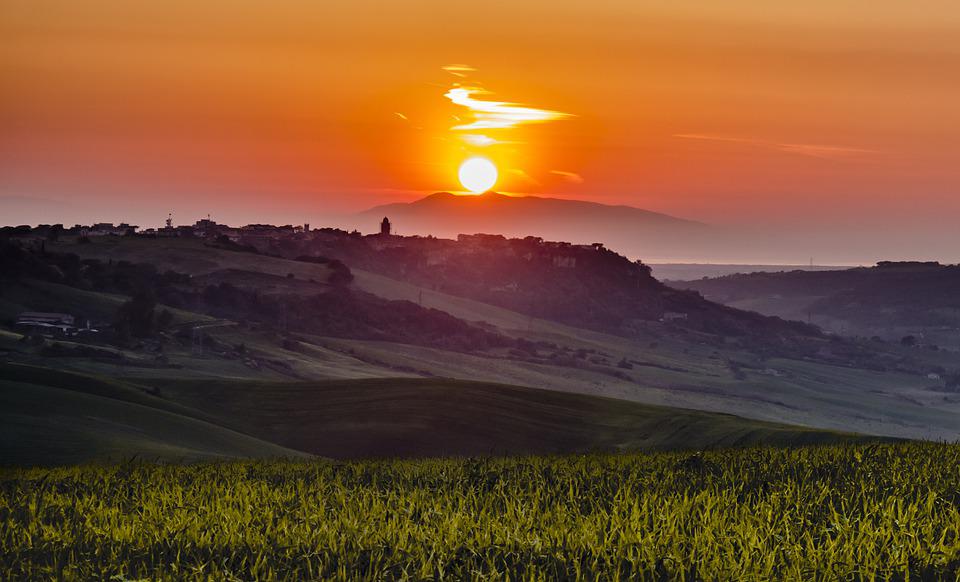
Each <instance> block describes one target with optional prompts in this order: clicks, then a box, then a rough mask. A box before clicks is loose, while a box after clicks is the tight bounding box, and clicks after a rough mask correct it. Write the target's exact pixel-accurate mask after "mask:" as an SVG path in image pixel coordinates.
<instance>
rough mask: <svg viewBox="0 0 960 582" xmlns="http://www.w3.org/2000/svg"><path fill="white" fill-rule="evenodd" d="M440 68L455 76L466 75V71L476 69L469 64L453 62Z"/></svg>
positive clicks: (469, 71) (470, 71)
mask: <svg viewBox="0 0 960 582" xmlns="http://www.w3.org/2000/svg"><path fill="white" fill-rule="evenodd" d="M440 68H441V69H443V70H444V71H446V72H448V73H450V74H451V75H454V76H456V77H466V76H467V74H468V73H472V72H474V71H476V69H474V68H473V67H471V66H470V65H458V64H453V65H446V66H443V67H440Z"/></svg>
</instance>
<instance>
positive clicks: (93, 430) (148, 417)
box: [0, 365, 305, 466]
mask: <svg viewBox="0 0 960 582" xmlns="http://www.w3.org/2000/svg"><path fill="white" fill-rule="evenodd" d="M133 456H140V457H143V458H148V459H168V460H182V459H191V460H196V459H212V458H237V457H247V458H258V457H272V458H275V457H295V456H305V455H304V454H303V453H300V452H298V451H293V450H290V449H286V448H284V447H281V446H277V445H275V444H272V443H269V442H266V441H262V440H259V439H257V438H254V437H251V436H249V435H246V434H243V433H241V432H239V431H235V430H231V429H229V428H226V427H223V426H218V425H217V424H215V423H211V422H208V420H207V419H206V418H205V417H204V415H203V414H201V413H197V412H196V411H192V410H189V409H187V408H185V407H183V406H181V405H179V404H176V403H173V402H169V401H164V400H161V399H159V398H156V397H154V396H151V395H150V394H148V393H146V392H144V391H142V390H140V389H138V388H137V387H135V386H132V385H129V384H126V383H123V382H119V381H115V380H108V379H100V378H95V377H90V376H84V375H79V374H70V373H66V372H58V371H55V370H48V369H43V368H34V367H31V366H16V365H2V366H0V464H2V465H20V466H33V465H61V464H71V463H83V462H90V461H104V460H110V459H114V460H116V459H124V458H130V457H133Z"/></svg>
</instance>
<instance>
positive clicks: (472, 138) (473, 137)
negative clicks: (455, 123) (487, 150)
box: [460, 133, 500, 148]
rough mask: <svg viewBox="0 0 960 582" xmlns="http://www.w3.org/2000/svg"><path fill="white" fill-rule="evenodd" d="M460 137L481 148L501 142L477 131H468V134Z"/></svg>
mask: <svg viewBox="0 0 960 582" xmlns="http://www.w3.org/2000/svg"><path fill="white" fill-rule="evenodd" d="M460 137H461V138H463V141H465V142H467V143H468V144H470V145H472V146H476V147H480V148H482V147H487V146H491V145H493V144H496V143H500V142H498V141H497V140H495V139H493V138H492V137H489V136H486V135H480V134H476V133H468V134H467V135H462V136H460Z"/></svg>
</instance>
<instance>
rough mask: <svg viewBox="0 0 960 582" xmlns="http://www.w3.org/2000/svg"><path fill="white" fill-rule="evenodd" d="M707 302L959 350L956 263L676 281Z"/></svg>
mask: <svg viewBox="0 0 960 582" xmlns="http://www.w3.org/2000/svg"><path fill="white" fill-rule="evenodd" d="M672 285H674V286H676V287H678V288H683V289H692V290H695V291H698V292H700V293H702V294H703V295H704V296H705V297H707V298H708V299H711V300H713V301H717V302H721V303H724V304H726V305H730V306H732V307H737V308H741V309H750V310H753V311H757V312H759V313H764V314H767V315H777V316H781V317H787V318H791V319H799V320H804V321H811V322H813V323H815V324H817V325H819V326H821V327H823V328H825V329H827V330H829V331H832V332H835V333H839V334H845V335H860V336H865V337H871V336H878V337H881V338H883V339H886V340H890V341H900V340H901V339H902V338H903V337H905V336H914V338H915V339H916V341H917V343H918V344H919V343H923V344H928V345H938V346H943V347H949V348H950V349H952V350H958V349H960V299H958V298H960V266H957V265H941V264H939V263H926V262H881V263H878V264H877V266H875V267H869V268H865V267H860V268H854V269H844V270H834V271H827V272H809V271H796V270H793V271H783V270H781V271H780V272H772V273H749V274H739V275H729V276H725V277H717V278H711V279H703V280H698V281H687V282H674V283H672Z"/></svg>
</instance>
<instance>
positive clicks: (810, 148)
mask: <svg viewBox="0 0 960 582" xmlns="http://www.w3.org/2000/svg"><path fill="white" fill-rule="evenodd" d="M673 137H677V138H681V139H696V140H704V141H722V142H732V143H743V144H748V145H754V146H758V147H765V148H771V149H775V150H778V151H781V152H786V153H790V154H798V155H802V156H810V157H814V158H821V159H829V160H835V159H847V158H852V157H862V156H867V155H871V154H879V153H880V151H878V150H871V149H866V148H855V147H847V146H835V145H822V144H806V143H782V142H775V141H767V140H762V139H754V138H748V137H732V136H724V135H708V134H700V133H677V134H674V135H673Z"/></svg>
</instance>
